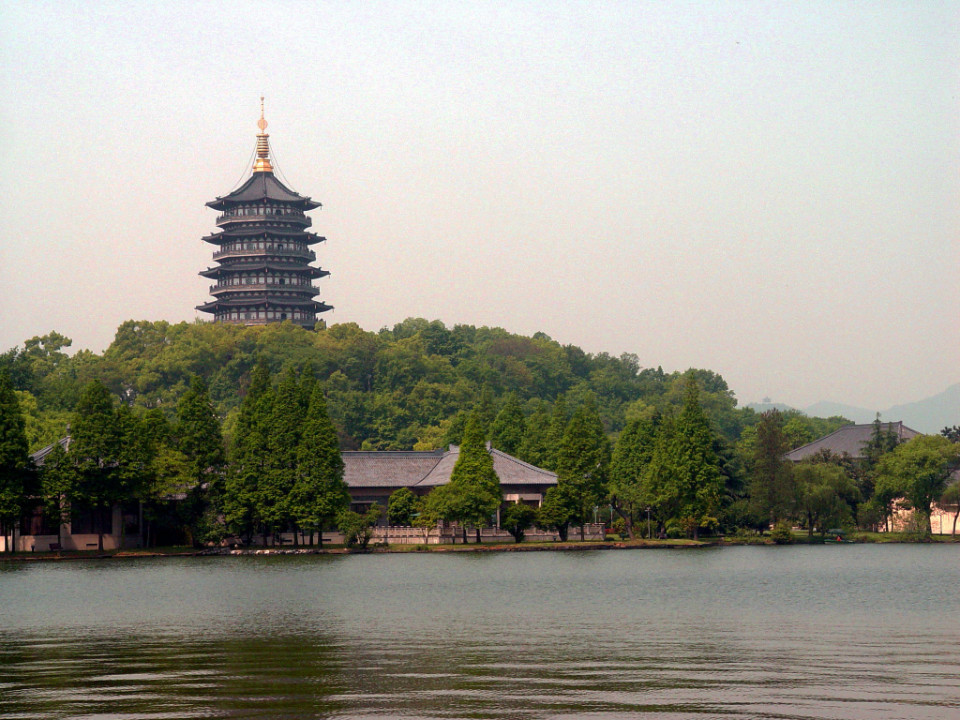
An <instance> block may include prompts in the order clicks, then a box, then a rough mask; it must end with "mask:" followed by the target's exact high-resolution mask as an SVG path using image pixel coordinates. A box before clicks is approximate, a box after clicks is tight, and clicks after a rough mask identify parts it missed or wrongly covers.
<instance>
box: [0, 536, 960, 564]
mask: <svg viewBox="0 0 960 720" xmlns="http://www.w3.org/2000/svg"><path fill="white" fill-rule="evenodd" d="M879 544H897V545H904V544H910V545H941V544H947V545H950V544H958V545H960V536H951V535H945V536H942V537H941V536H935V537H934V539H932V540H918V539H909V538H902V537H890V538H884V539H873V538H867V539H851V540H845V541H843V542H839V543H838V542H835V541H828V542H825V543H824V542H813V543H808V542H807V541H806V537H804V538H803V539H802V540H801V541H799V542H793V543H788V544H785V545H781V546H780V547H791V546H807V545H879ZM746 545H754V546H767V547H774V546H776V544H775V543H774V542H773V541H772V540H769V539H760V538H757V539H749V540H747V539H741V538H711V539H709V540H686V539H674V540H655V541H650V540H620V541H617V540H605V541H603V542H555V543H509V544H505V543H490V544H486V545H485V544H482V543H481V544H472V543H467V544H465V545H414V544H409V545H388V546H385V547H383V546H378V547H370V548H367V549H366V550H356V549H349V548H345V547H332V548H323V549H321V548H318V547H300V548H295V547H250V548H207V549H203V550H188V549H182V548H169V549H144V550H138V549H130V550H120V551H106V552H98V551H96V550H93V551H84V550H65V551H64V550H61V551H51V552H37V553H14V554H10V555H7V554H6V553H4V554H0V563H2V562H4V561H12V562H59V561H73V560H132V559H142V558H171V557H251V556H282V555H378V554H409V553H415V554H429V553H493V552H499V553H506V552H590V551H594V550H680V549H701V548H723V547H740V546H746Z"/></svg>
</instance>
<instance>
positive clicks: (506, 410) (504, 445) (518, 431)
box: [491, 393, 526, 455]
mask: <svg viewBox="0 0 960 720" xmlns="http://www.w3.org/2000/svg"><path fill="white" fill-rule="evenodd" d="M525 430H526V422H525V420H524V417H523V410H521V409H520V401H519V400H517V394H516V393H510V394H509V395H508V396H507V401H506V402H505V403H504V405H503V407H502V408H501V409H500V412H499V413H497V418H496V420H494V421H493V428H492V431H491V440H492V442H493V446H494V447H495V448H497V449H498V450H502V451H503V452H505V453H507V454H509V455H516V454H517V452H518V451H519V449H520V444H521V443H522V442H523V435H524V431H525Z"/></svg>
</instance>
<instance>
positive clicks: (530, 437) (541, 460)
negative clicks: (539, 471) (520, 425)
mask: <svg viewBox="0 0 960 720" xmlns="http://www.w3.org/2000/svg"><path fill="white" fill-rule="evenodd" d="M549 434H550V413H549V412H548V410H547V406H546V404H545V403H544V402H543V400H539V401H538V402H537V406H536V409H535V410H534V411H533V414H532V415H530V417H529V418H527V419H526V423H525V427H524V432H523V440H522V441H521V442H520V447H519V448H518V449H517V457H518V458H520V459H521V460H523V461H525V462H528V463H530V464H531V465H536V466H537V467H542V468H545V467H546V466H547V464H548V463H549V456H550V436H549Z"/></svg>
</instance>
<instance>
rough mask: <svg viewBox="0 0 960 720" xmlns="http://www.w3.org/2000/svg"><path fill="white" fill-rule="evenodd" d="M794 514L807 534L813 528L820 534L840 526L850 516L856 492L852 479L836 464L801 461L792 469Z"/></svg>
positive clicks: (810, 532) (811, 533) (810, 536)
mask: <svg viewBox="0 0 960 720" xmlns="http://www.w3.org/2000/svg"><path fill="white" fill-rule="evenodd" d="M794 474H795V480H796V500H795V506H796V511H797V515H798V516H799V517H800V518H802V519H803V520H804V522H805V523H806V525H807V533H808V535H809V538H810V539H811V540H812V539H813V531H814V529H818V530H819V531H820V536H821V538H822V537H823V536H824V534H825V533H826V532H827V529H828V528H834V527H843V526H844V525H846V524H848V523H849V522H850V521H851V520H852V519H853V518H852V515H851V512H850V507H851V500H853V499H854V498H856V497H858V496H859V494H860V493H859V491H858V490H857V487H856V485H854V483H853V480H851V479H850V477H849V476H848V475H847V474H846V473H845V472H844V471H843V469H842V468H840V467H839V466H837V465H831V464H827V463H810V462H803V463H800V464H798V465H797V467H796V468H795V470H794Z"/></svg>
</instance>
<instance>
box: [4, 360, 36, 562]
mask: <svg viewBox="0 0 960 720" xmlns="http://www.w3.org/2000/svg"><path fill="white" fill-rule="evenodd" d="M29 459H30V458H29V456H28V454H27V434H26V421H25V420H24V417H23V413H22V412H21V410H20V403H19V402H18V401H17V396H16V394H15V393H14V391H13V385H12V383H11V382H10V375H9V374H8V373H7V371H6V370H4V371H3V372H0V534H2V536H3V537H6V534H7V532H8V530H9V532H10V533H11V534H10V541H9V542H8V543H7V547H8V549H9V550H10V551H11V552H12V551H13V547H12V543H13V533H12V531H13V527H14V524H15V523H16V522H17V520H19V518H20V512H21V510H22V509H23V506H24V503H25V500H26V498H25V494H26V493H25V479H26V474H27V467H28V464H29Z"/></svg>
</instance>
